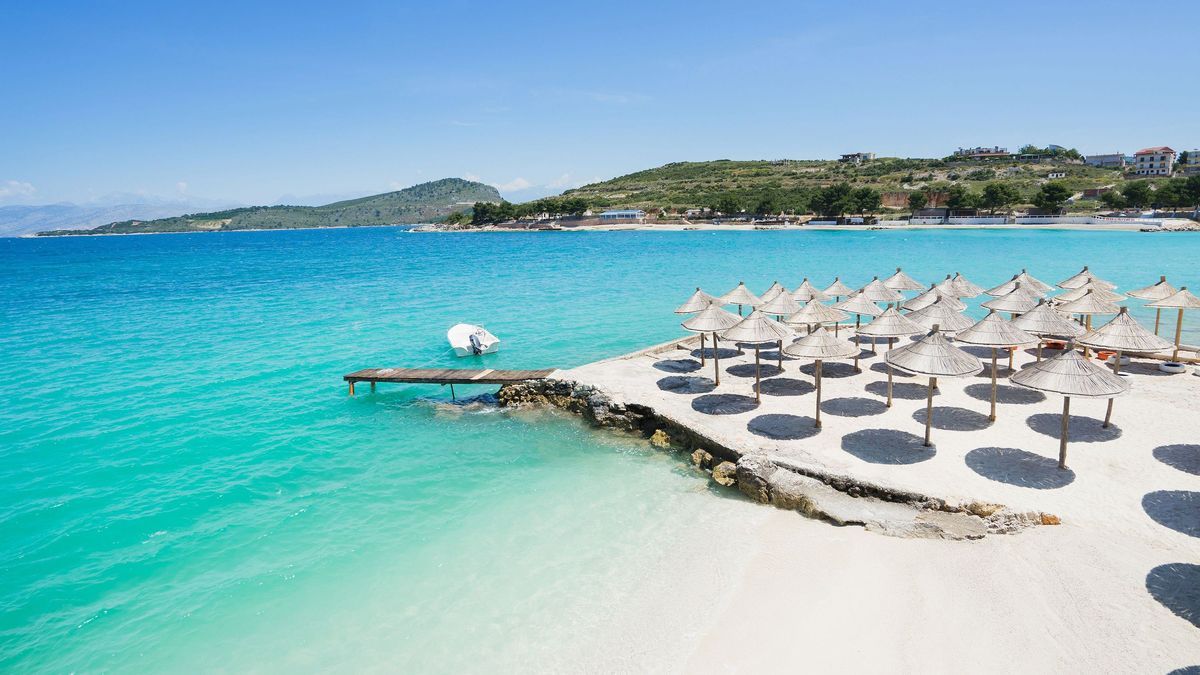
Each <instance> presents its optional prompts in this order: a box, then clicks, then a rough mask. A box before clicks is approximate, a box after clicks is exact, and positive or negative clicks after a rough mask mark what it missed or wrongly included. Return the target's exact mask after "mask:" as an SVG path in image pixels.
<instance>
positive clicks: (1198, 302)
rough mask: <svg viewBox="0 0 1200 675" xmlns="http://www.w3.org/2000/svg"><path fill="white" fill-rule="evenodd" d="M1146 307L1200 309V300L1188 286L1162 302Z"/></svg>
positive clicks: (1156, 301)
mask: <svg viewBox="0 0 1200 675" xmlns="http://www.w3.org/2000/svg"><path fill="white" fill-rule="evenodd" d="M1146 306H1147V307H1161V308H1163V309H1168V308H1169V309H1200V298H1197V297H1196V296H1194V295H1192V292H1191V291H1189V290H1188V289H1187V286H1181V287H1180V288H1179V290H1178V291H1176V292H1175V293H1172V294H1171V295H1168V296H1167V297H1165V298H1163V299H1162V300H1155V301H1154V302H1151V303H1147V305H1146Z"/></svg>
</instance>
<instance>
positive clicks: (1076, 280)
mask: <svg viewBox="0 0 1200 675" xmlns="http://www.w3.org/2000/svg"><path fill="white" fill-rule="evenodd" d="M1088 282H1096V283H1097V284H1098V285H1100V286H1103V287H1104V288H1110V289H1111V288H1116V287H1117V285H1116V284H1114V283H1112V282H1109V281H1105V280H1103V279H1101V278H1100V277H1098V276H1096V275H1095V274H1092V273H1091V271H1090V270H1088V268H1087V265H1084V266H1083V269H1081V270H1079V272H1078V273H1076V274H1075V275H1074V276H1072V277H1068V278H1066V279H1063V280H1062V281H1060V282H1058V287H1059V288H1066V289H1072V288H1079V287H1080V286H1082V285H1084V284H1086V283H1088Z"/></svg>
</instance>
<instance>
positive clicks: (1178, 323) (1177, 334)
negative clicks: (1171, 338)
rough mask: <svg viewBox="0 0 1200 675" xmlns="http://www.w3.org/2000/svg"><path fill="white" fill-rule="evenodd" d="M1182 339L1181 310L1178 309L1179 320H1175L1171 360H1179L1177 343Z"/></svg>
mask: <svg viewBox="0 0 1200 675" xmlns="http://www.w3.org/2000/svg"><path fill="white" fill-rule="evenodd" d="M1182 337H1183V308H1182V307H1180V308H1179V318H1178V319H1176V320H1175V351H1173V352H1171V360H1172V361H1178V360H1179V341H1180V339H1181V338H1182Z"/></svg>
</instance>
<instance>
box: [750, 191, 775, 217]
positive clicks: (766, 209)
mask: <svg viewBox="0 0 1200 675" xmlns="http://www.w3.org/2000/svg"><path fill="white" fill-rule="evenodd" d="M780 210H781V209H780V206H779V198H778V197H776V196H775V194H774V193H771V192H768V193H766V194H764V195H763V196H762V197H759V199H758V203H757V204H756V205H755V206H754V213H755V214H757V215H760V216H766V215H771V214H773V213H779V211H780Z"/></svg>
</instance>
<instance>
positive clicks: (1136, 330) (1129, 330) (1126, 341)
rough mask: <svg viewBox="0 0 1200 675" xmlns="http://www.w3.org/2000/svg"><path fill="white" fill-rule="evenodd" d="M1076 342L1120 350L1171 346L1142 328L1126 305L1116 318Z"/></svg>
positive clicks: (1162, 348)
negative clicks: (1130, 314)
mask: <svg viewBox="0 0 1200 675" xmlns="http://www.w3.org/2000/svg"><path fill="white" fill-rule="evenodd" d="M1076 342H1078V343H1079V344H1081V345H1086V346H1088V347H1095V348H1097V349H1115V350H1117V351H1122V352H1161V351H1165V350H1167V349H1170V348H1171V347H1172V344H1171V343H1170V342H1167V341H1166V340H1164V339H1162V338H1160V337H1159V336H1157V335H1155V334H1154V333H1151V332H1150V331H1149V330H1147V329H1145V328H1142V325H1141V324H1140V323H1138V322H1137V321H1136V320H1135V319H1134V318H1133V317H1132V316H1129V308H1128V307H1122V308H1121V313H1120V314H1118V315H1117V316H1116V318H1114V319H1113V320H1112V321H1109V322H1108V323H1106V324H1104V325H1103V326H1101V327H1099V328H1097V329H1095V330H1093V331H1091V332H1089V333H1087V334H1086V335H1084V336H1083V337H1081V338H1079V339H1078V340H1076Z"/></svg>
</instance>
